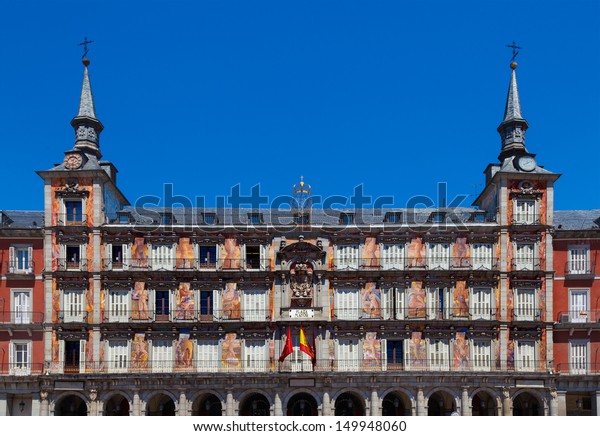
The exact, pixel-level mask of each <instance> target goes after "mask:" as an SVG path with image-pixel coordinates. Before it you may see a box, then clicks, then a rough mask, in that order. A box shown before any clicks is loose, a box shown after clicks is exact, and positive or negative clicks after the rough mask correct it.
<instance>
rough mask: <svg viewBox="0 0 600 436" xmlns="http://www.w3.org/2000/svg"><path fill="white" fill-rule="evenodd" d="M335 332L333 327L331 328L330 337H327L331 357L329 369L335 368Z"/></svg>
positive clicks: (328, 352) (329, 357) (328, 351)
mask: <svg viewBox="0 0 600 436" xmlns="http://www.w3.org/2000/svg"><path fill="white" fill-rule="evenodd" d="M333 338H334V334H333V328H331V327H330V328H329V337H328V338H327V354H328V359H329V369H331V370H333V368H335V366H334V365H335V340H334V339H333Z"/></svg>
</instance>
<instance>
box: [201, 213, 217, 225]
mask: <svg viewBox="0 0 600 436" xmlns="http://www.w3.org/2000/svg"><path fill="white" fill-rule="evenodd" d="M202 222H203V223H204V224H208V225H212V224H217V222H218V220H217V214H216V213H212V212H205V213H203V214H202Z"/></svg>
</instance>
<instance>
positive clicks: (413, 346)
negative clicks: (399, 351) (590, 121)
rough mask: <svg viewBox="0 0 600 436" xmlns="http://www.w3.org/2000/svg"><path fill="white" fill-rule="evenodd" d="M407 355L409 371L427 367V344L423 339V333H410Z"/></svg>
mask: <svg viewBox="0 0 600 436" xmlns="http://www.w3.org/2000/svg"><path fill="white" fill-rule="evenodd" d="M408 355H409V366H410V368H411V369H425V368H426V367H427V343H426V341H425V339H423V333H421V332H413V333H412V335H411V338H410V341H409V342H408Z"/></svg>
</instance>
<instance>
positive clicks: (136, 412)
mask: <svg viewBox="0 0 600 436" xmlns="http://www.w3.org/2000/svg"><path fill="white" fill-rule="evenodd" d="M132 403H133V404H132V405H131V412H130V414H131V415H132V416H141V415H142V414H141V404H140V393H139V392H137V391H134V392H133V401H132Z"/></svg>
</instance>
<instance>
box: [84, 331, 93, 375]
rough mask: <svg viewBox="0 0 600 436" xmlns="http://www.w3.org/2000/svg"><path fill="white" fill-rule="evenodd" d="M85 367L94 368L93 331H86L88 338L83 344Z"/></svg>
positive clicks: (87, 368)
mask: <svg viewBox="0 0 600 436" xmlns="http://www.w3.org/2000/svg"><path fill="white" fill-rule="evenodd" d="M85 369H86V370H87V371H93V370H94V331H93V330H89V331H88V339H87V342H86V344H85Z"/></svg>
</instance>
